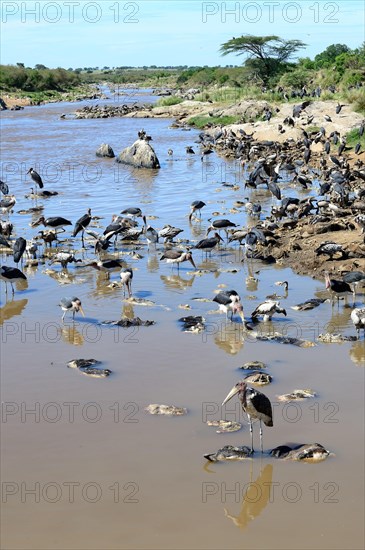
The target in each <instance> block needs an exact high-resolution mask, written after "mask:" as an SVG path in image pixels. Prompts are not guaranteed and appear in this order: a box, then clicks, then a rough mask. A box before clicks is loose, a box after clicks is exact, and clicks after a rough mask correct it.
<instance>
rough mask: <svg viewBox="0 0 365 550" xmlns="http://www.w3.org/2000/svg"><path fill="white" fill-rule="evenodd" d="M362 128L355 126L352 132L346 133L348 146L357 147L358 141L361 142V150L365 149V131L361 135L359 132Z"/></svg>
mask: <svg viewBox="0 0 365 550" xmlns="http://www.w3.org/2000/svg"><path fill="white" fill-rule="evenodd" d="M359 129H360V128H354V129H353V130H351V131H350V132H347V134H346V145H347V146H348V147H355V145H357V144H358V143H360V144H361V150H362V151H364V149H365V132H364V133H363V135H362V136H361V137H360V134H359Z"/></svg>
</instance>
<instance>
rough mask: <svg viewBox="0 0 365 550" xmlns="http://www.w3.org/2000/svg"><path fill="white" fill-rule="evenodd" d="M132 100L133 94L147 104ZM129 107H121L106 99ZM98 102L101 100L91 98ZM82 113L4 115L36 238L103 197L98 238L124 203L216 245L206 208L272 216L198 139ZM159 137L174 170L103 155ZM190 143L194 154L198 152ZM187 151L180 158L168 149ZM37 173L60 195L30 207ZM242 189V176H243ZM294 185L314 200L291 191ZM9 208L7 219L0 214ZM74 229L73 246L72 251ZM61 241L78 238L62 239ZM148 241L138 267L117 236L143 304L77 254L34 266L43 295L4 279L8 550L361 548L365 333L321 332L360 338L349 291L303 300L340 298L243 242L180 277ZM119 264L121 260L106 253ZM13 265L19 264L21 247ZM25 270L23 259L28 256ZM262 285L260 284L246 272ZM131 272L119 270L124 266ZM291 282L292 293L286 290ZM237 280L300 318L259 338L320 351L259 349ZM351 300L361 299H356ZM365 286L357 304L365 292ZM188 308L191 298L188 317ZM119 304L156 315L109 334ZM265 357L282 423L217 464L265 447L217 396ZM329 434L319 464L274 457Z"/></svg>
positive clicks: (18, 190)
mask: <svg viewBox="0 0 365 550" xmlns="http://www.w3.org/2000/svg"><path fill="white" fill-rule="evenodd" d="M131 93H133V99H132V98H131V95H130V94H131ZM123 94H124V92H122V95H121V96H118V98H116V101H121V102H123V103H125V102H127V101H131V100H133V101H142V102H147V101H148V102H149V101H154V100H155V98H154V97H153V96H150V95H149V93H148V92H147V93H144V94H143V95H139V94H138V91H136V90H134V91H132V92H131V90H126V91H125V95H123ZM110 101H113V100H110ZM88 103H89V104H95V103H96V102H95V101H94V102H88ZM84 104H86V102H83V103H82V102H80V103H77V104H71V103H70V104H65V103H63V104H49V105H44V106H40V107H27V108H25V109H24V110H23V111H19V112H11V111H9V112H3V113H2V114H1V129H2V132H1V133H2V152H1V179H2V180H4V181H6V182H7V183H8V185H9V187H10V192H11V193H14V194H15V195H16V198H17V203H16V205H15V208H14V212H13V213H12V214H10V219H11V221H12V223H13V224H14V226H15V228H16V231H15V233H16V236H20V235H22V236H26V237H27V238H31V237H32V236H34V235H36V234H37V232H38V230H39V229H40V228H31V227H30V223H31V222H32V221H34V220H35V219H37V217H38V215H34V214H33V215H32V214H19V213H18V212H19V211H21V210H27V209H29V208H31V207H34V206H35V205H36V203H37V204H38V206H40V205H43V206H44V215H45V216H46V217H47V216H54V215H61V216H64V217H66V218H68V219H70V220H71V221H72V222H73V223H74V222H75V221H76V220H77V219H78V218H79V217H80V216H81V215H83V214H84V213H85V212H86V210H87V208H89V207H90V208H91V209H92V214H93V215H94V216H97V217H99V218H100V219H98V220H93V222H92V225H93V227H92V229H93V230H95V231H99V232H100V231H102V228H104V227H105V226H106V225H107V224H108V223H109V222H110V220H111V216H112V215H113V214H119V213H120V211H121V210H123V209H124V208H127V207H130V206H138V207H140V208H141V209H142V210H143V212H144V213H145V214H146V215H147V217H148V216H151V218H150V220H149V221H148V223H150V224H151V225H152V226H153V227H154V228H156V229H161V228H162V227H163V226H164V225H165V224H167V223H170V224H172V225H175V226H177V227H180V228H181V229H183V230H184V232H183V233H181V234H180V235H179V237H181V238H183V239H189V240H190V241H193V242H194V241H197V240H199V239H201V238H203V237H204V236H205V232H206V229H207V227H208V226H209V222H208V218H210V217H211V216H212V214H213V213H216V212H219V217H225V218H229V219H230V220H232V221H233V222H234V223H236V224H237V225H239V226H246V225H247V224H252V223H255V221H254V220H251V219H250V218H247V215H246V213H245V210H244V209H242V208H241V209H238V211H237V212H236V213H235V212H234V211H231V210H232V208H233V205H234V203H235V201H237V200H240V201H244V200H245V197H250V199H251V200H253V201H260V203H261V204H262V207H263V214H264V215H265V214H266V213H267V212H269V210H270V207H271V205H272V203H273V199H272V198H271V196H270V194H269V193H268V192H267V191H264V190H262V189H261V190H259V191H251V190H244V187H243V184H244V175H243V174H242V171H241V167H240V165H239V164H238V163H237V162H225V161H224V160H222V159H220V158H218V157H217V156H216V155H215V154H213V155H210V157H209V158H208V159H205V160H204V162H201V160H200V155H199V154H198V152H199V146H198V145H197V144H196V143H195V140H196V139H197V135H198V132H197V131H195V130H191V131H184V130H181V129H173V128H171V127H170V126H171V123H172V122H173V121H172V120H166V119H159V120H157V119H145V120H141V119H131V118H124V119H123V118H112V119H91V120H75V119H72V118H68V117H67V116H66V118H64V119H60V115H61V114H63V113H64V114H66V115H69V114H70V113H72V112H73V111H74V110H75V109H76V108H78V107H80V106H82V105H84ZM142 127H143V128H144V129H145V130H146V132H147V133H148V134H150V135H151V136H152V137H153V141H152V143H151V144H152V145H153V147H154V148H155V151H156V153H157V155H158V157H159V160H160V163H161V169H160V170H155V171H153V170H152V171H147V170H133V169H131V168H128V167H126V166H122V165H118V164H117V163H115V162H114V160H113V159H98V158H96V156H95V151H96V149H97V148H98V147H99V145H100V144H101V143H103V142H106V143H109V144H110V145H111V146H112V147H113V149H114V151H115V152H116V154H117V153H119V152H120V151H121V150H122V149H123V148H124V147H126V146H128V145H131V143H133V141H134V140H135V139H136V137H137V132H138V130H140V129H141V128H142ZM187 145H191V146H193V147H194V149H195V151H196V153H197V154H196V155H195V156H193V155H191V156H189V157H188V156H187V155H186V153H185V147H186V146H187ZM169 148H172V149H173V155H172V157H170V156H168V154H167V151H168V149H169ZM31 166H32V167H34V168H35V169H36V170H37V171H38V172H39V173H40V174H41V176H42V178H43V181H44V183H45V189H48V190H55V191H58V193H59V194H58V195H57V196H54V197H51V198H49V199H38V200H37V201H35V200H34V199H30V198H26V197H25V195H27V194H28V193H29V192H30V187H31V185H32V182H31V180H30V178H29V176H27V175H26V171H27V170H28V169H29V168H30V167H31ZM227 184H228V185H227ZM281 187H282V190H283V195H284V196H288V195H289V194H290V196H297V194H298V193H299V196H300V197H305V196H306V194H305V192H303V191H300V190H299V191H298V189H295V188H292V187H291V185H290V184H289V183H286V182H285V177H284V178H283V182H282V183H281ZM197 199H200V200H203V201H204V202H206V206H205V208H204V209H203V210H202V221H201V222H199V221H197V220H193V223H192V224H189V221H188V217H187V214H188V213H189V206H190V203H191V202H192V201H193V200H197ZM3 219H6V216H5V215H4V216H3ZM69 236H70V232H69V231H66V233H65V234H64V235H62V236H61V237H60V239H61V243H60V244H59V245H58V248H59V249H61V250H69V248H70V243H69V241H68V240H67V238H68V237H69ZM62 241H64V242H63V243H62ZM141 242H142V245H141V246H138V247H137V251H138V253H139V254H140V255H141V256H142V259H139V260H138V259H133V258H132V256H131V255H128V252H133V251H134V250H136V247H133V246H127V245H120V246H119V248H118V250H117V251H116V252H117V253H119V254H123V256H122V257H123V258H124V259H125V260H126V262H127V263H128V265H129V266H131V267H132V268H133V269H134V279H133V287H132V289H133V294H134V296H136V297H138V298H144V299H146V300H151V301H152V302H153V304H152V305H151V306H150V307H148V306H140V305H131V304H130V303H128V302H127V301H125V300H124V298H123V291H122V290H121V289H118V288H117V289H113V288H109V287H108V285H107V281H106V280H105V277H104V276H103V274H100V273H99V272H97V271H95V270H93V269H92V268H91V267H88V268H82V267H80V265H79V264H71V266H70V267H69V269H68V270H67V272H66V273H65V274H63V275H60V272H61V267H60V266H59V265H53V266H49V265H48V261H47V262H46V263H45V264H43V265H42V264H40V265H39V266H38V267H33V268H24V272H25V274H26V275H27V278H28V284H27V288H24V289H21V288H18V289H17V290H16V292H15V295H14V297H13V298H12V296H11V292H10V288H9V294H8V296H6V295H5V285H4V284H3V283H1V304H0V305H1V310H0V311H1V328H2V333H1V340H2V343H1V398H2V407H3V408H2V425H1V429H2V438H1V479H2V501H3V505H2V522H1V531H2V535H1V536H2V547H3V548H6V549H9V550H10V549H38V550H43V549H44V550H49V549H60V550H61V549H62V550H66V549H67V550H68V549H70V550H71V549H72V550H83V549H100V548H103V549H106V550H109V549H110V550H112V549H113V550H114V549H141V550H142V549H165V548H166V549H167V548H171V549H209V550H213V549H220V548H226V549H266V548H270V549H275V550H276V549H278V550H279V549H281V550H283V549H291V548H299V549H307V548H311V549H328V548H331V549H343V548H348V549H360V548H363V547H364V538H363V536H364V533H363V515H364V486H363V482H364V478H363V474H364V362H365V346H364V339H363V336H361V340H360V341H349V342H344V343H342V344H335V343H332V344H322V343H319V342H316V338H317V336H318V334H320V333H323V332H328V331H331V332H341V333H343V334H345V335H355V330H354V328H353V325H352V322H351V319H350V312H351V308H350V307H345V304H344V302H343V301H341V302H340V304H339V306H337V305H335V306H334V307H331V304H330V303H329V302H325V303H323V304H322V305H321V306H320V307H318V308H316V309H314V310H312V311H304V312H301V311H295V310H293V309H291V306H293V305H295V304H298V303H300V302H303V301H305V300H307V299H309V298H312V297H315V296H316V297H324V298H325V297H326V296H327V295H326V291H325V288H324V282H323V281H321V280H316V279H314V278H311V277H299V276H297V275H295V274H293V273H292V272H291V270H289V269H287V268H285V265H281V266H278V265H276V266H274V267H273V266H266V265H264V264H262V263H260V262H258V261H253V262H248V263H247V261H244V262H242V259H243V253H242V250H240V249H239V246H238V244H235V245H234V246H229V247H228V248H224V249H222V250H221V251H220V252H219V251H218V252H215V253H213V254H212V256H211V258H210V259H209V258H208V260H207V261H206V260H205V257H204V256H202V254H201V252H200V251H198V250H195V251H193V256H194V260H195V263H196V264H197V267H198V268H201V269H204V270H206V271H204V272H203V273H202V274H196V273H194V269H193V266H191V265H190V264H186V263H185V264H182V265H181V267H180V270H179V272H178V271H177V269H176V268H174V269H172V268H171V267H170V266H169V265H166V264H165V263H164V262H161V261H160V260H159V258H160V256H161V254H162V252H163V250H164V247H163V244H158V245H157V248H156V249H155V248H153V247H151V248H150V250H148V248H147V245H146V243H145V241H143V239H142V241H141ZM92 243H93V241H92V239H89V240H87V241H86V249H85V250H82V248H81V242H80V239H79V238H78V237H77V238H76V239H75V240H74V241H73V244H72V245H73V247H75V248H76V256H77V257H78V258H82V259H83V260H85V262H87V261H91V260H92V259H93V258H94V255H93V244H92ZM110 252H111V256H112V255H113V253H114V251H113V248H111V250H110ZM2 263H4V264H6V265H14V264H13V260H12V257H11V256H8V257H5V256H3V258H2ZM19 267H21V265H19ZM249 275H251V276H254V277H255V278H256V279H257V282H255V281H253V280H252V279H248V276H249ZM111 280H114V281H117V280H118V273H114V274H112V276H111ZM280 280H281V281H283V280H287V281H288V282H289V290H288V293H287V295H286V294H285V292H284V290H283V288H282V287H280V286H276V285H275V282H277V281H280ZM223 288H234V289H235V290H237V292H239V294H240V295H241V298H242V301H243V306H244V310H245V315H246V317H247V318H249V316H250V313H251V312H252V311H253V310H254V308H255V307H256V305H258V304H259V303H261V302H262V301H263V300H264V299H265V298H266V296H268V295H271V294H274V293H277V294H279V295H282V298H281V299H280V302H281V305H282V307H285V308H286V310H287V317H284V316H283V315H278V316H276V317H274V320H273V322H272V323H266V324H260V325H259V328H258V330H260V331H262V333H264V334H265V333H272V332H273V331H277V332H279V333H281V334H285V335H289V336H294V337H298V338H303V339H306V340H309V341H311V342H315V343H316V345H315V346H314V347H308V348H300V347H296V346H293V345H282V344H279V343H276V342H259V341H257V340H255V339H254V338H252V337H250V335H249V334H247V333H245V332H244V331H243V330H242V325H241V324H240V323H239V322H237V323H226V320H225V316H224V315H221V314H219V313H218V312H217V307H216V304H215V303H211V302H204V301H199V300H194V299H196V298H212V297H213V296H214V292H215V291H217V290H219V289H223ZM65 296H78V297H79V298H80V299H81V301H82V304H83V308H84V311H85V315H86V316H85V318H83V317H81V316H80V315H78V314H77V315H76V318H75V323H72V321H71V319H70V317H69V314H68V315H67V316H66V322H65V323H64V324H62V323H61V313H62V312H61V310H60V308H59V307H58V303H59V300H60V299H61V298H62V297H65ZM351 300H352V299H351V298H350V299H349V305H351ZM363 300H364V294H363V293H362V294H361V293H359V295H358V296H357V298H356V302H357V303H358V304H361V303H363ZM185 304H189V305H190V307H191V309H190V310H189V311H188V310H185V309H182V308H181V307H179V306H181V305H185ZM187 314H192V315H203V316H204V317H205V319H206V325H207V326H206V331H205V332H203V333H200V334H189V333H185V332H182V330H181V326H180V323H179V322H178V319H179V318H180V317H182V316H184V315H187ZM122 315H127V316H128V317H133V316H139V317H140V318H141V319H143V320H153V321H155V323H156V324H155V325H153V326H150V327H140V328H129V329H119V330H118V329H116V328H113V327H110V326H105V325H101V324H100V322H101V321H104V320H118V319H120V318H121V317H122ZM75 358H95V359H98V360H101V361H103V365H102V366H103V367H105V368H108V369H110V370H111V371H112V375H111V376H109V377H108V378H105V379H96V378H89V377H87V376H85V375H83V374H82V373H81V372H80V371H78V370H74V369H70V368H67V366H66V365H67V362H68V361H70V360H71V359H75ZM252 360H260V361H263V362H264V363H266V364H267V369H266V370H267V372H269V373H270V374H271V376H272V377H273V382H272V383H271V384H270V385H267V386H264V387H263V388H259V389H260V390H261V391H262V392H263V393H265V394H266V395H267V396H268V397H269V398H270V400H271V402H272V404H273V409H274V427H273V428H266V427H264V433H263V437H264V449H265V452H264V454H263V455H262V456H261V454H260V453H259V452H258V449H259V434H258V425H257V424H255V425H254V437H255V439H254V442H255V449H256V451H257V452H256V453H255V455H254V458H253V459H250V460H246V461H243V462H224V463H217V464H210V463H207V462H206V460H205V459H204V457H203V455H204V454H205V453H208V452H213V451H215V450H217V449H218V448H220V447H222V446H224V445H227V444H232V445H243V444H246V445H249V444H250V434H249V429H248V425H247V423H246V421H245V416H244V415H243V413H242V412H241V410H240V405H239V401H238V399H237V398H235V399H233V400H232V401H230V402H229V403H228V404H227V405H226V408H225V409H222V407H221V405H220V404H221V402H222V401H223V399H224V398H225V396H226V395H227V393H228V392H229V390H230V389H231V387H232V386H233V385H234V384H235V383H236V382H237V381H238V380H239V379H240V378H241V377H242V375H243V373H244V371H242V370H240V369H239V367H241V366H242V365H243V364H244V363H245V362H247V361H252ZM297 388H311V389H313V390H314V391H315V392H316V397H314V398H312V399H308V400H306V401H302V402H295V403H292V404H289V405H287V404H285V403H282V402H280V401H279V400H278V398H277V396H278V395H280V394H283V393H289V392H291V391H293V390H294V389H297ZM150 403H163V404H173V405H176V406H181V407H186V408H187V409H188V414H187V415H186V416H181V417H163V416H152V415H149V414H148V413H146V412H145V410H144V409H145V407H146V406H147V405H149V404H150ZM220 418H227V419H230V420H241V421H242V422H243V429H242V430H240V431H238V432H235V433H226V434H218V433H216V428H214V427H209V426H207V424H206V421H207V420H214V419H220ZM312 442H318V443H321V444H322V445H324V446H325V447H326V449H328V450H329V451H331V453H332V454H331V456H330V457H329V458H328V459H327V460H325V461H323V462H321V463H317V464H307V463H299V462H290V461H285V460H277V459H274V458H272V457H270V456H269V454H268V451H269V450H270V449H272V448H274V447H276V446H278V445H283V444H286V443H312Z"/></svg>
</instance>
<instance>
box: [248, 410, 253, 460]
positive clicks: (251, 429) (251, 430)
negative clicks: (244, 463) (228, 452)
mask: <svg viewBox="0 0 365 550" xmlns="http://www.w3.org/2000/svg"><path fill="white" fill-rule="evenodd" d="M247 416H248V421H249V423H250V433H251V453H253V452H254V451H253V427H252V421H251V417H250V415H247Z"/></svg>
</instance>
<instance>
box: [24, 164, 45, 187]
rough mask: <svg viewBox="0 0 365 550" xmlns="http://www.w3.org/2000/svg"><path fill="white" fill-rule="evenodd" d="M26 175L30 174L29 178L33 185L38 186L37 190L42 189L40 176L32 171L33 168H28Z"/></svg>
mask: <svg viewBox="0 0 365 550" xmlns="http://www.w3.org/2000/svg"><path fill="white" fill-rule="evenodd" d="M27 174H30V177H31V178H32V180H33V181H34V183H36V184H37V185H38V187H39V189H42V188H43V187H44V185H43V181H42V178H41V176H40V175H39V174H38V172H36V171H35V170H34V168H29V170H28V172H27Z"/></svg>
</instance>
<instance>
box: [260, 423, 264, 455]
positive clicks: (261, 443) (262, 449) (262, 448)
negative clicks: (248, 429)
mask: <svg viewBox="0 0 365 550" xmlns="http://www.w3.org/2000/svg"><path fill="white" fill-rule="evenodd" d="M260 445H261V453H263V452H264V447H263V442H262V422H261V419H260Z"/></svg>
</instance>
